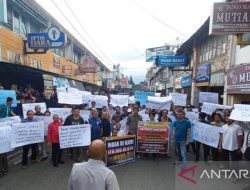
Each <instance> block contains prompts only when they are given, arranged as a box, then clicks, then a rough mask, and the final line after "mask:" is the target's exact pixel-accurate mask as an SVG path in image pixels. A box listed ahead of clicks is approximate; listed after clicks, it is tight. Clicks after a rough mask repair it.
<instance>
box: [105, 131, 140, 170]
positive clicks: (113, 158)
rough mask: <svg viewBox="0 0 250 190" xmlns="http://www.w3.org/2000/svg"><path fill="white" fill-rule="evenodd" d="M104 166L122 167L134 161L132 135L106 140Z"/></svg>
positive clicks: (133, 138)
mask: <svg viewBox="0 0 250 190" xmlns="http://www.w3.org/2000/svg"><path fill="white" fill-rule="evenodd" d="M105 143H106V149H107V154H106V165H107V167H112V166H118V165H123V164H127V163H131V162H134V161H135V143H136V138H135V136H134V135H130V136H123V137H111V138H106V140H105Z"/></svg>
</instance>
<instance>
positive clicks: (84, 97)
mask: <svg viewBox="0 0 250 190" xmlns="http://www.w3.org/2000/svg"><path fill="white" fill-rule="evenodd" d="M78 93H80V94H81V95H82V103H83V104H88V103H89V102H90V96H91V92H88V91H79V92H78Z"/></svg>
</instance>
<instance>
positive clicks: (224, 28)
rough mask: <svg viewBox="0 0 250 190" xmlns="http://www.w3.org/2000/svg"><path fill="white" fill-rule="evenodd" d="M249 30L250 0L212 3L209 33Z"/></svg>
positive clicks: (245, 31)
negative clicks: (246, 0) (249, 0)
mask: <svg viewBox="0 0 250 190" xmlns="http://www.w3.org/2000/svg"><path fill="white" fill-rule="evenodd" d="M247 32H250V2H230V3H228V2H227V3H214V5H213V11H212V15H211V17H210V34H238V33H247Z"/></svg>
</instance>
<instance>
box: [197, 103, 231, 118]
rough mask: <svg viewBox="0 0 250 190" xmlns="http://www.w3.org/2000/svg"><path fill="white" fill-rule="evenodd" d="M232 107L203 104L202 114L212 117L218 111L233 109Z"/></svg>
mask: <svg viewBox="0 0 250 190" xmlns="http://www.w3.org/2000/svg"><path fill="white" fill-rule="evenodd" d="M231 108H232V107H231V106H224V105H220V104H213V103H207V102H203V105H202V109H201V112H204V113H206V114H208V115H211V114H212V113H213V112H214V111H215V110H216V109H231Z"/></svg>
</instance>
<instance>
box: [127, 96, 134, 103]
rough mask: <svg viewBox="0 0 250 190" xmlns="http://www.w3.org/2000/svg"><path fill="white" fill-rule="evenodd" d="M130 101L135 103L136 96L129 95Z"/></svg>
mask: <svg viewBox="0 0 250 190" xmlns="http://www.w3.org/2000/svg"><path fill="white" fill-rule="evenodd" d="M128 103H129V104H134V103H135V96H129V97H128Z"/></svg>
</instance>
